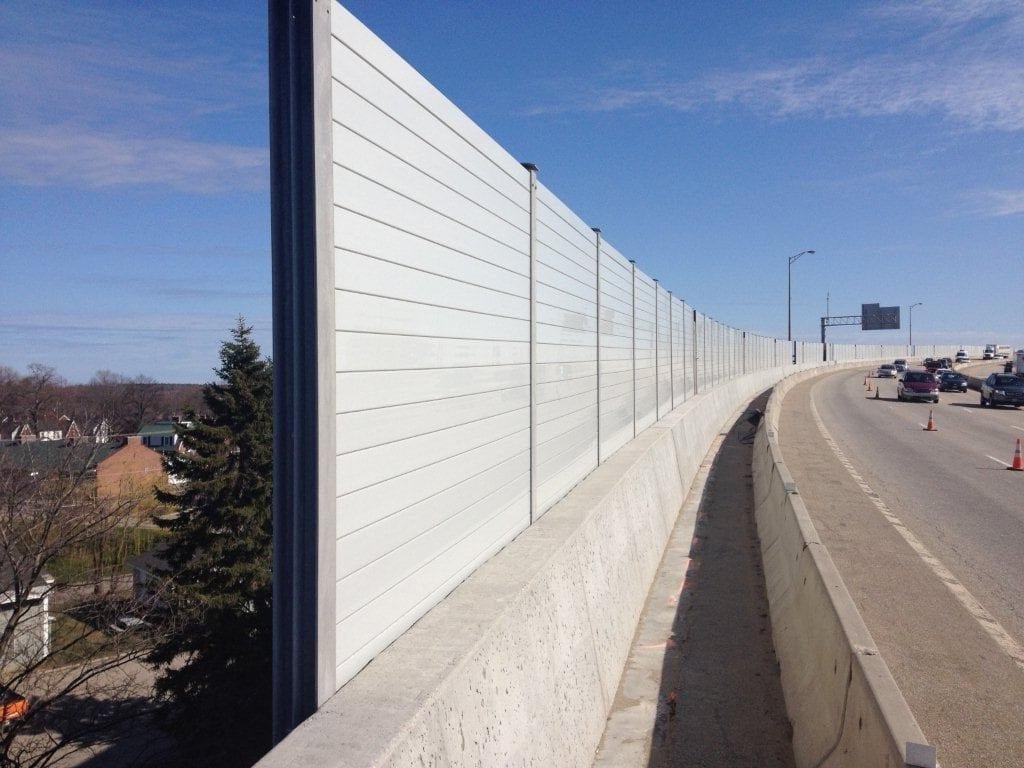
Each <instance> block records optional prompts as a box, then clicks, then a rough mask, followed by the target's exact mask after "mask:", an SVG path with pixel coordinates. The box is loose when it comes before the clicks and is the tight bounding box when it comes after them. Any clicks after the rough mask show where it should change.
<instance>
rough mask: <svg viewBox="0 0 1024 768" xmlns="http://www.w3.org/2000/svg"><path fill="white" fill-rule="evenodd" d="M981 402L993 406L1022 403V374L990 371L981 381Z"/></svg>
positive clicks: (983, 404)
mask: <svg viewBox="0 0 1024 768" xmlns="http://www.w3.org/2000/svg"><path fill="white" fill-rule="evenodd" d="M981 404H982V406H986V405H987V406H989V407H990V408H994V407H995V406H997V405H1012V406H1013V407H1014V408H1020V407H1021V406H1022V405H1024V376H1018V375H1017V374H1014V373H992V374H989V377H988V378H987V379H985V380H984V381H983V382H981Z"/></svg>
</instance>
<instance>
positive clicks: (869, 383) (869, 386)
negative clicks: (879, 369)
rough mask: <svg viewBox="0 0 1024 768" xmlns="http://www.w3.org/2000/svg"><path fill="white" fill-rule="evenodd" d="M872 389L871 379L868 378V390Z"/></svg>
mask: <svg viewBox="0 0 1024 768" xmlns="http://www.w3.org/2000/svg"><path fill="white" fill-rule="evenodd" d="M870 391H871V379H868V392H870Z"/></svg>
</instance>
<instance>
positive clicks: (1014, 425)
mask: <svg viewBox="0 0 1024 768" xmlns="http://www.w3.org/2000/svg"><path fill="white" fill-rule="evenodd" d="M1010 426H1011V427H1013V428H1014V429H1019V430H1020V431H1021V432H1024V427H1018V426H1017V425H1016V424H1011V425H1010Z"/></svg>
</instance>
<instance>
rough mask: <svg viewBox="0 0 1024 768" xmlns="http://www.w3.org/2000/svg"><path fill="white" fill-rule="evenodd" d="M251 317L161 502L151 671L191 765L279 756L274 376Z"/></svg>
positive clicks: (230, 349) (226, 347)
mask: <svg viewBox="0 0 1024 768" xmlns="http://www.w3.org/2000/svg"><path fill="white" fill-rule="evenodd" d="M251 333H252V328H251V326H246V325H245V322H244V320H243V319H242V318H239V320H238V324H237V325H236V326H235V328H234V329H233V330H232V331H231V340H229V341H226V342H224V343H223V344H222V346H221V350H220V360H221V366H220V368H219V369H217V370H216V374H217V376H218V377H219V379H220V381H219V382H217V383H212V384H208V385H206V387H204V389H203V399H204V400H205V403H206V406H207V408H208V410H209V412H210V413H211V414H212V416H211V418H209V419H207V420H204V421H198V422H195V423H193V424H192V425H191V426H189V427H180V428H179V434H180V435H181V440H182V443H183V447H184V451H183V452H179V453H176V454H174V455H172V456H171V457H170V459H169V460H168V471H169V472H170V473H171V475H173V476H174V477H176V478H178V479H180V480H181V481H183V483H182V485H181V487H180V488H178V489H176V490H171V491H166V492H159V493H158V496H159V498H160V500H161V501H163V502H164V503H167V504H171V505H173V506H174V507H176V508H177V512H178V514H177V516H176V517H175V518H174V519H171V520H166V521H161V522H160V524H161V525H162V526H163V527H164V528H166V529H168V530H169V531H170V533H171V537H170V543H169V545H168V546H167V548H166V550H165V551H164V552H163V553H162V557H163V559H164V560H165V562H166V568H165V569H164V570H163V572H162V574H161V576H162V578H163V579H164V585H163V595H164V596H165V597H166V600H167V605H168V609H169V610H168V614H169V615H168V622H167V631H166V633H163V634H161V636H160V638H159V640H158V641H157V642H156V644H155V646H154V648H153V650H152V652H151V654H150V655H149V657H148V660H149V661H150V663H152V664H154V665H156V666H157V667H158V672H159V677H158V679H157V683H156V690H157V695H158V697H159V698H160V699H162V700H163V703H164V706H163V707H161V711H162V713H163V715H164V720H165V725H167V726H168V727H169V729H170V730H171V731H172V732H173V733H176V734H177V735H178V736H179V740H180V742H181V744H182V747H183V749H184V750H185V751H186V752H187V754H185V755H183V757H184V758H185V761H186V764H190V765H218V766H221V765H223V766H232V765H238V766H249V765H252V763H253V762H255V760H256V759H257V758H258V757H259V756H260V755H261V754H262V753H263V752H264V751H265V750H266V749H268V748H269V746H270V711H271V710H270V695H271V667H270V662H271V645H270V643H271V490H272V476H271V472H272V468H273V460H272V439H273V410H272V400H273V375H272V367H271V364H270V361H269V360H267V359H265V358H263V357H262V356H261V352H260V348H259V346H258V345H257V344H256V343H255V342H253V340H252V338H251Z"/></svg>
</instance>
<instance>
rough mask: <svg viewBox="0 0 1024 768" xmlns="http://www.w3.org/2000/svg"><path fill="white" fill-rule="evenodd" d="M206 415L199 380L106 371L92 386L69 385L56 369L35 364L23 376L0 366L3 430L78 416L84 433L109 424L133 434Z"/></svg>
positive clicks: (98, 374)
mask: <svg viewBox="0 0 1024 768" xmlns="http://www.w3.org/2000/svg"><path fill="white" fill-rule="evenodd" d="M187 413H195V414H198V415H200V416H202V415H204V414H205V405H204V402H203V397H202V387H201V386H200V385H198V384H163V383H160V382H158V381H156V380H155V379H152V378H150V377H149V376H145V375H143V374H139V375H138V376H126V375H124V374H121V373H114V372H113V371H107V370H100V371H97V372H96V374H95V375H94V376H93V377H92V378H91V379H90V380H89V382H88V383H86V384H68V383H67V381H66V380H65V379H64V377H62V376H61V375H60V374H59V373H58V372H57V370H56V369H55V368H53V367H51V366H49V365H43V364H42V363H32V364H31V365H29V366H28V372H27V373H24V374H21V373H19V372H18V371H17V370H15V369H14V368H11V367H10V366H6V365H0V434H5V435H9V433H10V430H11V429H13V427H14V426H15V425H17V424H19V423H20V424H28V425H29V426H30V427H31V428H32V431H33V432H38V430H39V426H40V424H43V423H47V422H52V421H55V420H57V419H59V418H60V417H61V416H67V417H68V418H71V419H74V420H75V423H76V424H77V425H78V428H79V430H81V432H82V434H83V435H91V434H93V430H95V429H96V428H97V427H98V426H100V425H101V424H103V422H106V428H107V430H109V432H110V434H112V435H117V434H132V433H134V432H137V431H138V430H139V427H141V426H142V425H143V424H145V423H146V422H150V421H156V420H160V419H166V418H170V417H172V416H177V415H184V414H187Z"/></svg>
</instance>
